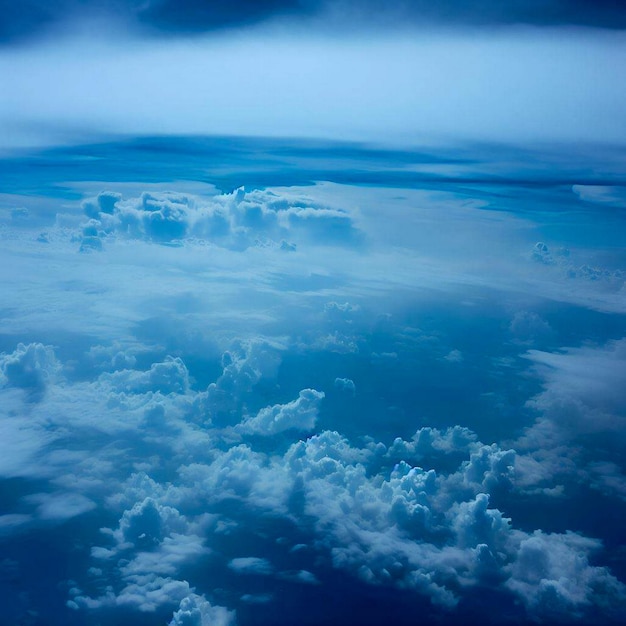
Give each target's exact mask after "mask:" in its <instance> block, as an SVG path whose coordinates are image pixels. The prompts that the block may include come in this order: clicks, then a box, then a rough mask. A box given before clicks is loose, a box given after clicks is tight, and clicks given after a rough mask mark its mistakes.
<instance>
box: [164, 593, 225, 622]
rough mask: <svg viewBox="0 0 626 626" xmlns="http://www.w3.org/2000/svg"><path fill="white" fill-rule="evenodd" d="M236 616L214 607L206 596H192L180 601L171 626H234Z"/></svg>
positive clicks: (221, 608)
mask: <svg viewBox="0 0 626 626" xmlns="http://www.w3.org/2000/svg"><path fill="white" fill-rule="evenodd" d="M234 624H235V616H234V613H233V612H232V611H229V610H227V609H225V608H224V607H221V606H213V605H212V604H211V603H210V602H208V601H207V600H206V599H205V598H204V596H199V595H197V594H190V595H189V596H187V597H186V598H183V599H182V600H181V601H180V607H179V609H178V610H177V611H176V612H175V613H174V615H173V616H172V621H171V622H170V623H169V626H234Z"/></svg>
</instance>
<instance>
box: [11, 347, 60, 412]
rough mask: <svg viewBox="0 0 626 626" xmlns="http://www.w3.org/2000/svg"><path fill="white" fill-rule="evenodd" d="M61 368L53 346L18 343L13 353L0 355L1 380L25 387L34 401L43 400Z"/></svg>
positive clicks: (21, 387) (14, 385) (13, 385)
mask: <svg viewBox="0 0 626 626" xmlns="http://www.w3.org/2000/svg"><path fill="white" fill-rule="evenodd" d="M58 370H59V366H58V362H57V360H56V357H55V355H54V350H53V348H52V346H44V345H43V344H41V343H30V344H28V345H25V344H23V343H20V344H18V346H17V348H16V349H15V351H14V352H12V353H11V354H4V353H3V354H1V355H0V374H1V375H2V378H0V382H2V381H4V384H6V385H10V386H12V387H18V388H20V389H24V390H25V391H26V392H27V393H28V396H29V397H30V398H31V399H32V400H33V401H38V400H41V398H42V397H43V394H44V392H45V390H46V387H47V385H48V383H49V382H50V380H51V379H52V378H53V377H54V376H55V375H56V373H57V372H58Z"/></svg>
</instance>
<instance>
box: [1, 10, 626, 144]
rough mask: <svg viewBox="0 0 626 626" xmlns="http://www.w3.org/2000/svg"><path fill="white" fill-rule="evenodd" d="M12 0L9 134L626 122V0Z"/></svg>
mask: <svg viewBox="0 0 626 626" xmlns="http://www.w3.org/2000/svg"><path fill="white" fill-rule="evenodd" d="M4 5H5V6H4V7H0V16H1V17H0V20H1V21H0V68H1V69H0V71H1V72H2V75H3V97H2V100H1V101H0V124H1V126H0V129H1V132H2V134H3V136H4V137H5V141H4V144H5V145H9V146H15V145H17V146H19V145H32V144H42V143H48V144H49V143H58V142H59V141H61V140H63V135H66V136H67V139H66V141H70V142H72V141H76V139H75V138H76V136H80V135H83V136H85V135H86V134H92V135H95V134H98V133H100V134H102V133H109V134H110V133H117V134H131V135H132V134H134V133H137V132H141V133H151V134H159V133H178V134H194V133H201V134H206V133H209V134H228V135H232V134H235V135H248V136H249V135H256V136H273V137H291V136H299V137H324V138H327V139H347V140H369V141H379V142H382V141H387V142H389V141H394V142H395V143H397V144H400V143H407V142H408V143H410V142H414V141H417V140H419V141H430V142H441V141H444V142H445V141H458V140H459V139H466V140H472V141H476V140H490V141H508V142H522V141H533V142H554V141H584V142H592V141H605V142H609V143H623V142H624V141H625V140H626V122H625V121H624V116H623V114H622V111H623V110H624V108H625V106H626V95H625V90H624V88H623V85H624V84H625V83H626V76H625V75H624V72H625V70H624V68H625V67H626V38H625V37H626V36H625V34H624V30H623V27H624V18H623V13H624V12H623V10H621V9H620V3H619V2H617V3H616V2H600V3H597V2H595V3H587V2H521V1H520V2H510V3H501V2H481V3H464V2H453V1H451V0H450V1H449V2H443V3H437V4H436V5H435V6H436V8H432V6H431V5H432V3H427V2H398V3H382V2H369V3H362V2H359V3H352V2H330V3H323V2H302V3H298V2H244V3H241V2H239V3H238V2H227V3H221V2H218V3H216V2H191V1H189V2H182V3H180V2H177V3H173V2H141V3H140V2H97V1H93V2H71V1H66V2H59V3H53V4H52V5H50V3H47V2H24V3H22V2H20V3H16V2H6V3H4ZM42 101H45V106H42Z"/></svg>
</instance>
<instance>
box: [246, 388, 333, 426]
mask: <svg viewBox="0 0 626 626" xmlns="http://www.w3.org/2000/svg"><path fill="white" fill-rule="evenodd" d="M323 398H324V393H323V392H321V391H316V390H315V389H303V390H302V391H301V392H300V394H299V396H298V398H297V399H296V400H293V401H292V402H289V403H287V404H276V405H274V406H271V407H267V408H265V409H261V410H260V411H259V413H258V414H257V415H255V416H254V417H250V418H248V419H247V420H245V421H244V422H242V423H241V424H240V425H239V426H238V427H237V429H236V430H237V431H238V432H240V433H246V434H259V435H267V436H271V435H275V434H276V433H280V432H283V431H285V430H304V431H307V430H309V431H310V430H313V428H314V427H315V423H316V422H317V416H318V412H319V405H320V402H321V401H322V399H323Z"/></svg>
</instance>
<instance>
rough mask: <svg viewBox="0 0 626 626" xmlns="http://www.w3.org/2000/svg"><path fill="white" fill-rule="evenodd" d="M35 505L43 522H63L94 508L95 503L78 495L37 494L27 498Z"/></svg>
mask: <svg viewBox="0 0 626 626" xmlns="http://www.w3.org/2000/svg"><path fill="white" fill-rule="evenodd" d="M28 501H29V502H31V503H37V504H38V507H37V514H38V515H39V517H40V518H41V519H43V520H54V521H64V520H67V519H71V518H72V517H76V516H77V515H82V514H83V513H87V512H88V511H92V510H93V509H95V508H96V506H97V505H96V503H95V502H93V501H92V500H90V499H89V498H86V497H85V496H83V495H82V494H80V493H38V494H33V495H31V496H28Z"/></svg>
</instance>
